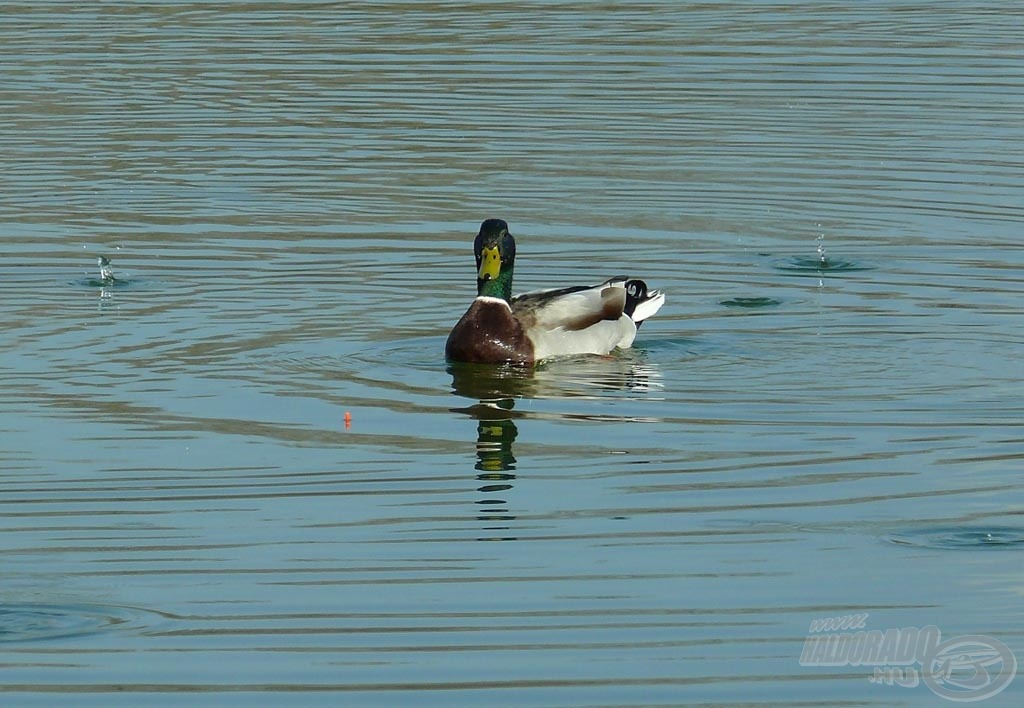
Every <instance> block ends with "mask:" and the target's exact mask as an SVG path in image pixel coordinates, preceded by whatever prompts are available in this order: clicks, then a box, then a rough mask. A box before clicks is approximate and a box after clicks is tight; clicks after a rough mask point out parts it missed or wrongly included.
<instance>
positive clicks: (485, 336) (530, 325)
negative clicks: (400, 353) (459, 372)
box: [445, 219, 665, 364]
mask: <svg viewBox="0 0 1024 708" xmlns="http://www.w3.org/2000/svg"><path fill="white" fill-rule="evenodd" d="M473 252H474V254H475V255H476V266H477V276H476V291H477V297H476V299H475V300H473V304H471V305H470V306H469V310H467V311H466V314H464V315H463V316H462V319H460V320H459V321H458V323H456V325H455V327H454V328H453V329H452V331H451V334H449V335H448V342H447V343H446V344H445V355H446V356H447V357H448V358H449V359H451V360H453V361H465V362H480V363H491V364H498V363H513V364H534V363H536V362H538V361H540V360H541V359H547V358H550V357H556V356H567V355H572V354H608V353H609V352H611V351H612V350H613V349H615V348H616V347H619V348H626V347H629V346H630V345H631V344H632V343H633V338H634V337H636V330H637V327H639V326H640V324H641V323H642V322H643V321H644V320H646V319H647V318H648V317H650V316H651V315H653V314H654V313H655V312H657V311H658V308H660V307H661V306H662V304H664V302H665V296H664V294H662V293H660V292H658V291H657V290H648V289H647V284H646V283H644V281H642V280H637V279H636V278H628V277H626V276H618V277H615V278H609V279H608V280H606V281H604V282H603V283H601V284H599V285H593V286H578V287H570V288H556V289H552V290H536V291H533V292H528V293H523V294H522V295H517V296H516V297H512V270H513V268H514V267H515V260H516V242H515V239H513V238H512V234H510V233H509V231H508V224H506V223H505V222H504V221H502V220H501V219H487V220H486V221H484V222H483V223H482V224H481V225H480V232H479V233H477V235H476V240H475V241H474V242H473Z"/></svg>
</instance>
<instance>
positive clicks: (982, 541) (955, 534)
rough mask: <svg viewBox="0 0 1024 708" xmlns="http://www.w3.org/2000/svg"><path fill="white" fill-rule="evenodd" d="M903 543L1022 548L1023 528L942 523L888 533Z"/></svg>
mask: <svg viewBox="0 0 1024 708" xmlns="http://www.w3.org/2000/svg"><path fill="white" fill-rule="evenodd" d="M889 540H890V541H891V542H892V543H896V544H899V545H902V546H917V547H920V548H936V549H940V550H954V551H956V550H960V551H963V550H978V549H990V550H1020V549H1024V528H1017V527H1014V526H992V527H955V526H952V527H941V528H930V529H929V528H926V529H916V530H913V531H908V532H905V533H899V534H894V535H892V536H890V537H889Z"/></svg>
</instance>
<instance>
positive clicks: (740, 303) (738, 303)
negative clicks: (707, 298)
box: [720, 297, 782, 309]
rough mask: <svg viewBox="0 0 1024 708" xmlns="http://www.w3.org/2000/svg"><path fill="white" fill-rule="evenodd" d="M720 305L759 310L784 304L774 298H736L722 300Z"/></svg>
mask: <svg viewBox="0 0 1024 708" xmlns="http://www.w3.org/2000/svg"><path fill="white" fill-rule="evenodd" d="M720 304H722V305H725V306H726V307H740V308H747V309H757V308H759V307H777V306H778V305H781V304H782V300H776V299H775V298H773V297H734V298H729V299H728V300H722V301H721V303H720Z"/></svg>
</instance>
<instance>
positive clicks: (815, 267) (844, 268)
mask: <svg viewBox="0 0 1024 708" xmlns="http://www.w3.org/2000/svg"><path fill="white" fill-rule="evenodd" d="M816 226H818V227H819V228H820V227H821V224H816ZM814 240H815V241H816V243H817V245H816V246H815V249H814V255H812V256H793V257H791V258H786V259H783V260H781V261H778V262H776V263H775V267H776V268H777V269H779V270H785V271H790V272H796V273H815V274H818V275H820V274H822V273H843V272H850V271H856V270H871V268H872V266H870V265H865V264H863V263H857V262H855V261H848V260H845V259H842V258H836V257H834V256H830V255H829V254H828V249H826V248H825V232H824V231H820V232H819V233H818V236H817V237H816V238H815V239H814Z"/></svg>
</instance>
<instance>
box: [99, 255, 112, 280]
mask: <svg viewBox="0 0 1024 708" xmlns="http://www.w3.org/2000/svg"><path fill="white" fill-rule="evenodd" d="M96 265H98V266H99V267H100V281H102V282H103V283H106V284H107V285H113V284H114V280H115V278H114V266H112V265H111V264H110V259H109V258H107V257H106V256H100V257H99V258H97V259H96Z"/></svg>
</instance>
